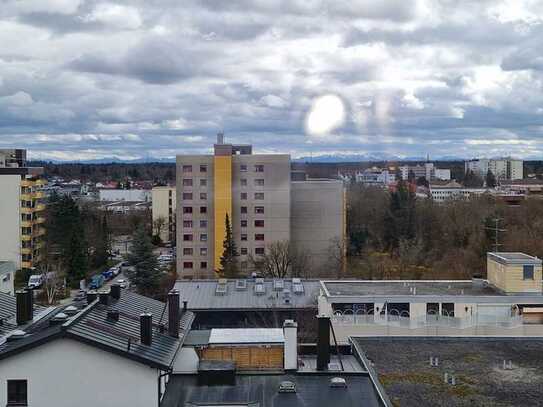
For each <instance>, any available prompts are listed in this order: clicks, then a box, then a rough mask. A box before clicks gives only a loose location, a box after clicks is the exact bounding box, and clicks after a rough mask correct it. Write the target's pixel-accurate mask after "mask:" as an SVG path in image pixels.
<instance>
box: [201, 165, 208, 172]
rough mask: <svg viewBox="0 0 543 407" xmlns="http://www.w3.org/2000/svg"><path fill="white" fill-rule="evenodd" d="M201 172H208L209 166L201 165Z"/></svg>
mask: <svg viewBox="0 0 543 407" xmlns="http://www.w3.org/2000/svg"><path fill="white" fill-rule="evenodd" d="M200 172H207V165H205V164H200Z"/></svg>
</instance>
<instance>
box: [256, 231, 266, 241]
mask: <svg viewBox="0 0 543 407" xmlns="http://www.w3.org/2000/svg"><path fill="white" fill-rule="evenodd" d="M255 240H258V241H260V242H261V241H263V240H264V233H257V234H256V235H255Z"/></svg>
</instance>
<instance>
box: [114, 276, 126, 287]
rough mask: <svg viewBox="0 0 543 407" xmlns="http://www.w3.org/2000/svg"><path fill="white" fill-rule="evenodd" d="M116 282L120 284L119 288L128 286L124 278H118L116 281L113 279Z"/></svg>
mask: <svg viewBox="0 0 543 407" xmlns="http://www.w3.org/2000/svg"><path fill="white" fill-rule="evenodd" d="M115 282H116V283H117V284H119V285H120V286H121V288H128V281H126V280H125V279H124V278H119V279H118V280H117V281H115Z"/></svg>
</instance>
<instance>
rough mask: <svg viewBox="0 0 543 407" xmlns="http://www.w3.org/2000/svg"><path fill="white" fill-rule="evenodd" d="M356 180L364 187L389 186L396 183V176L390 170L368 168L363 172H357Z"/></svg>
mask: <svg viewBox="0 0 543 407" xmlns="http://www.w3.org/2000/svg"><path fill="white" fill-rule="evenodd" d="M355 180H356V182H358V183H361V184H364V185H373V186H388V185H390V184H393V183H394V182H396V174H393V173H391V172H390V171H389V170H388V169H384V170H383V169H379V168H375V167H374V168H368V169H365V170H364V171H362V172H357V173H356V175H355Z"/></svg>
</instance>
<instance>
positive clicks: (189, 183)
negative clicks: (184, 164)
mask: <svg viewBox="0 0 543 407" xmlns="http://www.w3.org/2000/svg"><path fill="white" fill-rule="evenodd" d="M183 186H184V187H191V186H192V178H183Z"/></svg>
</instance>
